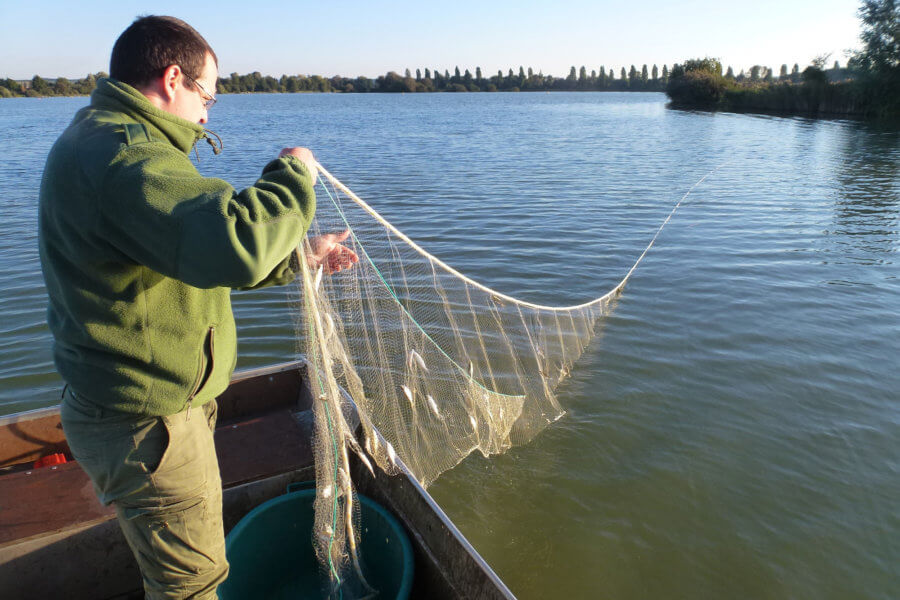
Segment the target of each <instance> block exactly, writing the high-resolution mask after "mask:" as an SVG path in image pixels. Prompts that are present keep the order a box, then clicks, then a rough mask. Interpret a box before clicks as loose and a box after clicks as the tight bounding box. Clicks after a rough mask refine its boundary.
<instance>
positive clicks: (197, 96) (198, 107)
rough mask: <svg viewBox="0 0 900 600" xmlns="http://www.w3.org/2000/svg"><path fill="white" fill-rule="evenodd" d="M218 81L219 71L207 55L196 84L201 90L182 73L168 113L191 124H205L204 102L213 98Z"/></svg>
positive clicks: (205, 111)
mask: <svg viewBox="0 0 900 600" xmlns="http://www.w3.org/2000/svg"><path fill="white" fill-rule="evenodd" d="M218 80H219V70H218V68H216V62H215V61H214V60H213V57H212V55H211V54H207V55H206V63H205V64H204V66H203V72H202V73H201V74H200V77H197V83H199V84H200V85H201V86H203V89H200V88H199V87H198V86H196V85H194V83H193V82H192V81H191V80H190V78H189V77H187V75H185V74H184V73H182V74H181V84H180V87H179V89H178V93H177V94H176V95H175V98H174V99H173V100H172V103H171V105H170V109H169V112H171V113H172V114H174V115H177V116H179V117H181V118H182V119H187V120H188V121H191V122H192V123H206V122H207V121H208V120H209V114H208V112H207V110H206V101H207V100H209V99H210V97H211V96H215V93H216V82H217V81H218ZM204 90H205V91H204Z"/></svg>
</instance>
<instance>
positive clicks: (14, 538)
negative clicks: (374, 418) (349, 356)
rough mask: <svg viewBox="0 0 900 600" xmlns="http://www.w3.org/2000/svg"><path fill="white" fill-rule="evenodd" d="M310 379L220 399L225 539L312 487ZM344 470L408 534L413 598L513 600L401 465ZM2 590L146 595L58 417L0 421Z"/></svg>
mask: <svg viewBox="0 0 900 600" xmlns="http://www.w3.org/2000/svg"><path fill="white" fill-rule="evenodd" d="M308 369H309V366H308V365H307V363H306V362H305V361H303V360H297V361H293V362H288V363H284V364H280V365H274V366H270V367H264V368H257V369H251V370H246V371H241V372H238V373H235V375H234V377H233V378H232V381H231V384H230V386H229V387H228V389H227V390H226V391H225V392H224V393H223V394H222V395H221V396H220V397H219V398H218V402H219V417H218V423H217V427H216V434H215V443H216V451H217V453H218V457H219V465H220V470H221V474H222V485H223V490H224V491H223V516H224V521H225V530H226V533H227V532H228V531H230V530H231V528H233V527H234V526H235V525H236V524H237V522H238V521H240V519H241V518H242V517H243V516H244V515H246V514H247V513H248V512H250V511H251V510H252V509H253V508H254V507H256V506H258V505H260V504H262V503H263V502H266V501H267V500H270V499H272V498H274V497H276V496H279V495H281V494H284V493H285V490H286V489H287V486H288V485H290V484H295V483H297V482H303V481H309V480H314V479H315V469H314V464H313V451H312V447H311V435H312V426H313V423H312V412H311V406H312V401H313V397H312V395H311V393H310V391H309V388H308V386H307V381H308V378H307V373H308ZM347 402H348V403H350V406H351V409H350V410H351V412H352V402H351V401H350V399H349V397H348V398H347ZM354 458H355V457H354ZM351 471H352V472H353V473H352V477H353V481H354V482H355V485H356V489H357V491H358V492H359V493H360V494H363V495H365V496H367V497H369V498H371V499H373V500H374V501H376V502H378V503H379V504H381V506H383V507H384V508H386V509H387V510H388V512H390V513H391V514H392V515H393V516H394V517H395V518H396V519H397V520H398V522H399V523H400V524H401V525H402V526H403V528H404V529H405V530H406V533H407V535H408V536H409V540H410V542H411V544H412V548H413V556H414V561H415V569H414V579H413V586H412V592H411V595H410V597H411V598H429V599H432V598H433V599H435V600H442V599H445V598H446V599H462V598H465V599H478V600H480V599H483V600H493V599H510V598H515V596H514V595H513V594H512V592H510V590H509V589H508V588H507V587H506V585H505V584H504V583H503V582H502V581H501V580H500V578H499V577H498V576H497V574H496V573H494V571H493V570H492V569H491V568H490V566H489V565H488V564H487V563H486V562H485V561H484V559H483V558H482V557H481V556H479V554H478V553H477V552H476V551H475V549H474V548H473V547H472V545H471V544H470V543H469V542H468V541H467V540H466V539H465V538H464V537H463V535H462V534H461V533H460V532H459V530H458V529H457V528H456V527H455V526H454V525H453V523H452V522H451V521H450V519H449V518H448V517H447V515H446V514H444V512H443V511H442V510H441V508H440V507H439V506H438V505H437V504H436V503H435V501H434V500H433V499H432V498H431V496H429V495H428V492H427V491H426V490H425V489H424V488H423V487H422V486H421V485H420V484H419V482H418V481H416V479H415V477H414V476H412V475H411V474H410V473H409V471H408V470H406V469H405V468H403V467H402V465H401V471H402V472H401V473H400V474H399V475H395V476H389V475H387V474H386V473H384V472H383V471H381V470H380V469H379V468H378V467H377V465H375V469H374V473H373V472H370V471H369V470H368V469H367V468H365V467H364V466H363V465H362V464H361V462H360V461H359V460H358V459H356V460H355V461H354V460H351ZM0 590H2V596H3V598H5V599H6V600H12V599H22V600H26V599H32V598H33V599H38V598H40V599H42V600H43V599H48V598H51V599H52V598H67V599H73V600H77V599H82V598H91V599H95V598H102V599H130V598H142V597H143V589H142V585H141V577H140V572H139V570H138V568H137V563H136V562H135V561H134V558H133V556H132V554H131V550H130V549H129V548H128V546H127V544H126V542H125V538H124V536H123V535H122V533H121V531H120V529H119V527H118V524H117V522H116V520H115V513H114V509H113V508H112V507H110V506H103V505H102V504H101V503H100V502H99V500H98V499H97V497H96V495H95V494H94V490H93V486H92V484H91V482H90V480H89V479H88V477H87V475H86V474H85V473H84V471H82V470H81V468H80V467H79V466H78V463H77V462H75V461H73V460H72V456H71V453H70V452H69V448H68V446H67V444H66V440H65V436H64V434H63V431H62V426H61V424H60V420H59V407H51V408H45V409H38V410H32V411H26V412H22V413H17V414H13V415H8V416H5V417H0Z"/></svg>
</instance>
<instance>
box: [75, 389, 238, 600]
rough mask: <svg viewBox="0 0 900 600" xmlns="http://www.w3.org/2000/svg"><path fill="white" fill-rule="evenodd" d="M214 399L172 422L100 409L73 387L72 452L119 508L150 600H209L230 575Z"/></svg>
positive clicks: (168, 418)
mask: <svg viewBox="0 0 900 600" xmlns="http://www.w3.org/2000/svg"><path fill="white" fill-rule="evenodd" d="M216 409H217V406H216V402H215V401H214V400H213V401H211V402H209V403H207V404H206V405H204V406H202V407H199V406H198V407H195V408H194V409H193V410H192V411H191V410H187V411H182V412H180V413H178V414H175V415H170V416H166V417H142V416H140V415H125V414H122V413H115V412H111V411H108V410H105V409H103V408H100V407H98V406H96V405H94V404H92V403H90V402H89V401H87V400H85V399H84V398H82V397H80V396H78V395H76V394H75V393H73V392H72V391H71V388H67V389H66V391H65V393H64V394H63V401H62V407H61V409H60V414H61V418H62V424H63V430H64V431H65V434H66V439H67V440H68V442H69V447H70V448H71V450H72V454H73V455H74V457H75V459H76V460H77V461H78V462H79V464H80V465H81V467H82V468H83V469H84V470H85V472H87V474H88V475H89V476H90V478H91V480H92V481H93V483H94V488H95V490H96V492H97V496H98V497H99V499H100V501H101V502H103V503H104V504H113V505H115V508H116V516H117V518H118V520H119V525H120V526H121V528H122V532H123V533H124V534H125V538H126V539H127V541H128V545H129V546H130V547H131V550H132V552H133V553H134V557H135V559H136V560H137V563H138V565H139V566H140V569H141V575H142V576H143V580H144V591H145V594H146V598H148V599H152V600H156V599H166V600H171V599H179V600H182V599H186V598H191V599H207V598H215V597H216V587H217V586H218V585H219V584H220V583H222V582H223V581H224V580H225V578H226V577H227V576H228V562H227V561H226V560H225V534H224V529H223V526H222V481H221V478H220V475H219V462H218V459H217V458H216V449H215V446H214V445H213V430H214V429H215V423H216Z"/></svg>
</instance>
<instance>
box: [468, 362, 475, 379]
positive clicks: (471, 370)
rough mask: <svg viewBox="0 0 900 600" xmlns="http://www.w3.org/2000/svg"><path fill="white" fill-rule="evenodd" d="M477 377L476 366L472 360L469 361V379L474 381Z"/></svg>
mask: <svg viewBox="0 0 900 600" xmlns="http://www.w3.org/2000/svg"><path fill="white" fill-rule="evenodd" d="M474 375H475V364H474V363H473V362H472V361H471V360H470V361H469V379H474V378H475V377H474Z"/></svg>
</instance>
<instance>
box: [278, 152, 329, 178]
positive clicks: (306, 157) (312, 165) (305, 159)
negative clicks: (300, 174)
mask: <svg viewBox="0 0 900 600" xmlns="http://www.w3.org/2000/svg"><path fill="white" fill-rule="evenodd" d="M288 155H290V156H296V157H297V158H299V159H300V161H301V162H302V163H303V164H304V165H306V168H307V169H309V172H310V173H312V178H313V180H312V182H313V185H316V178H317V177H318V176H319V170H318V169H317V168H316V165H317V164H319V163H318V161H316V157H315V156H313V153H312V151H311V150H310V149H309V148H301V147H299V146H298V147H296V148H284V149H282V151H281V152H279V153H278V158H281V157H282V156H288Z"/></svg>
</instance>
